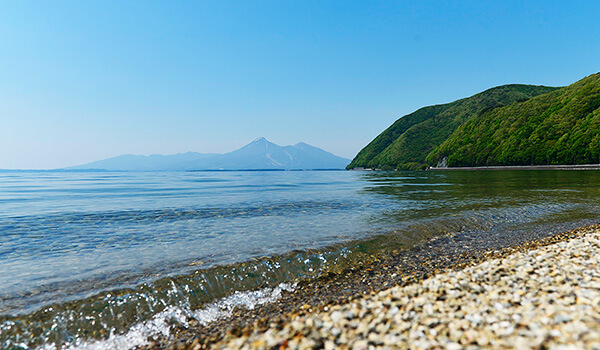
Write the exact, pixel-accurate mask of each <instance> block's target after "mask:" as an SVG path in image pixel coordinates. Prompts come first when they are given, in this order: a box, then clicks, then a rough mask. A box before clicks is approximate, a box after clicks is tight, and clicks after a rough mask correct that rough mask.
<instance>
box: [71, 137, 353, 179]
mask: <svg viewBox="0 0 600 350" xmlns="http://www.w3.org/2000/svg"><path fill="white" fill-rule="evenodd" d="M348 163H350V159H345V158H341V157H338V156H336V155H333V154H331V153H329V152H326V151H324V150H322V149H320V148H317V147H313V146H310V145H308V144H306V143H302V142H301V143H298V144H295V145H293V146H284V147H282V146H279V145H276V144H274V143H272V142H269V141H267V139H265V138H264V137H261V138H258V139H256V140H254V141H253V142H251V143H249V144H248V145H246V146H244V147H242V148H240V149H238V150H235V151H233V152H229V153H225V154H202V153H195V152H188V153H180V154H174V155H151V156H139V155H122V156H117V157H113V158H108V159H104V160H99V161H96V162H92V163H88V164H84V165H78V166H74V167H70V168H67V169H69V170H85V169H97V170H123V171H164V170H172V171H175V170H315V169H344V168H345V167H346V165H348Z"/></svg>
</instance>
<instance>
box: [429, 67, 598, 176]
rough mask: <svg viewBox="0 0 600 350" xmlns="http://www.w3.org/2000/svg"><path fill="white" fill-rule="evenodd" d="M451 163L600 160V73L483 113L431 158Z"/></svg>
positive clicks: (516, 163) (488, 163) (519, 163)
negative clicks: (523, 100)
mask: <svg viewBox="0 0 600 350" xmlns="http://www.w3.org/2000/svg"><path fill="white" fill-rule="evenodd" d="M446 157H447V164H448V166H454V167H460V166H485V165H546V164H592V163H599V162H600V73H598V74H594V75H590V76H588V77H586V78H584V79H582V80H580V81H578V82H576V83H574V84H572V85H569V86H567V87H564V88H561V89H559V90H556V91H553V92H551V93H548V94H545V95H540V96H537V97H534V98H532V99H530V100H527V101H525V102H522V103H517V104H512V105H510V106H506V107H502V108H497V109H494V110H491V111H487V112H485V113H482V114H480V115H479V116H477V117H476V118H473V119H470V120H468V121H467V122H466V123H464V124H463V125H462V126H460V127H459V128H458V129H457V130H456V131H455V132H454V133H453V134H452V135H451V136H450V137H449V138H448V139H446V140H445V141H444V142H443V143H442V144H441V145H440V146H439V147H437V148H436V149H435V150H434V151H433V152H431V154H430V155H429V156H428V157H427V163H429V164H431V165H435V164H437V163H438V161H440V160H442V159H444V158H446Z"/></svg>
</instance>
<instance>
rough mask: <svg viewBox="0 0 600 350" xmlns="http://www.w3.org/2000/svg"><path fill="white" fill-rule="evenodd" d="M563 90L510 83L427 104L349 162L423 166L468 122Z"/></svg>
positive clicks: (374, 165)
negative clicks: (485, 113)
mask: <svg viewBox="0 0 600 350" xmlns="http://www.w3.org/2000/svg"><path fill="white" fill-rule="evenodd" d="M557 89H559V88H558V87H549V86H541V85H524V84H508V85H502V86H497V87H494V88H490V89H487V90H485V91H483V92H480V93H477V94H475V95H473V96H470V97H466V98H462V99H459V100H456V101H453V102H450V103H446V104H438V105H432V106H426V107H423V108H420V109H418V110H416V111H415V112H412V113H410V114H408V115H405V116H403V117H401V118H399V119H398V120H396V122H394V123H393V124H392V125H391V126H390V127H388V128H387V129H386V130H384V131H383V132H382V133H381V134H380V135H378V136H377V137H376V138H375V139H374V140H373V141H371V142H370V143H369V144H368V145H367V146H365V147H364V148H363V149H362V150H361V151H360V152H359V153H358V154H357V155H356V157H355V158H354V159H353V160H352V162H351V163H350V164H349V165H348V167H347V169H352V168H381V169H409V170H410V169H413V170H414V169H419V168H421V169H423V168H426V167H427V166H428V165H429V164H428V163H427V156H428V155H429V153H430V152H432V151H433V150H434V149H436V148H437V147H439V145H440V144H441V143H443V142H444V141H445V140H446V139H447V138H448V137H450V135H452V134H453V133H454V132H455V131H456V130H457V129H458V128H459V127H460V126H461V125H462V124H464V123H465V122H466V121H468V120H471V119H473V118H476V117H477V116H478V115H480V114H481V113H484V112H486V111H489V110H493V109H496V108H499V107H503V106H506V105H510V104H513V103H518V102H522V101H526V100H529V99H530V98H532V97H535V96H538V95H541V94H546V93H550V92H552V91H555V90H557Z"/></svg>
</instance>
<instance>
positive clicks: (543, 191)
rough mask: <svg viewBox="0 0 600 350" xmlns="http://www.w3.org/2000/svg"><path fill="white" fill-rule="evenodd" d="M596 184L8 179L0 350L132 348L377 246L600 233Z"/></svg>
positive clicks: (378, 175)
mask: <svg viewBox="0 0 600 350" xmlns="http://www.w3.org/2000/svg"><path fill="white" fill-rule="evenodd" d="M599 183H600V172H598V171H445V172H354V171H297V172H296V171H293V172H290V171H266V172H262V171H248V172H159V173H145V172H139V173H124V172H123V173H122V172H17V171H6V172H0V348H2V349H36V348H44V349H57V348H64V349H67V348H73V349H74V348H81V349H95V348H98V349H106V348H115V349H117V348H124V347H130V346H135V345H138V344H142V343H143V342H144V341H145V339H146V338H147V337H148V336H152V335H154V334H163V335H167V334H168V332H169V326H168V324H169V323H173V322H174V321H173V320H176V321H177V320H179V322H182V323H185V322H186V319H190V318H195V319H197V320H199V321H200V322H208V321H210V320H212V319H214V318H215V317H218V316H220V315H223V314H226V313H227V312H228V311H230V310H231V308H233V307H235V306H236V305H245V306H249V307H252V306H253V305H256V304H259V303H263V302H270V301H273V300H275V298H277V295H279V293H281V291H282V290H285V289H293V288H295V287H294V283H295V282H297V281H299V280H301V279H306V278H314V277H316V276H318V275H319V274H321V273H323V272H326V271H328V270H332V269H336V268H342V267H344V266H348V265H352V264H355V263H357V262H359V261H360V260H361V259H364V257H365V256H367V255H369V254H376V253H377V250H381V249H398V248H400V249H402V248H409V247H410V246H412V245H415V244H419V242H422V241H424V240H426V239H430V238H431V237H435V236H442V235H444V236H453V235H456V234H460V233H461V232H469V233H470V234H476V235H478V236H477V237H478V239H480V240H481V241H482V242H486V240H489V239H491V238H490V237H491V235H492V233H498V232H512V234H513V235H514V236H515V237H516V236H519V237H527V235H530V234H532V233H533V232H539V231H540V230H546V231H548V232H550V231H555V232H556V231H557V230H566V229H569V228H574V227H576V226H581V225H584V224H589V223H596V222H598V218H599V217H600V188H599V186H598V184H599ZM374 241H377V242H378V243H377V244H369V242H374ZM382 242H383V244H382Z"/></svg>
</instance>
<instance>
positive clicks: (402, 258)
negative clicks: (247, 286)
mask: <svg viewBox="0 0 600 350" xmlns="http://www.w3.org/2000/svg"><path fill="white" fill-rule="evenodd" d="M599 230H600V225H590V226H584V227H581V228H577V229H574V230H570V231H567V232H563V233H558V234H552V233H547V232H546V233H545V234H544V233H540V234H538V235H533V237H531V238H530V239H525V240H523V241H517V242H512V243H511V242H510V239H509V240H508V242H506V241H500V242H498V243H497V244H495V245H494V244H492V245H490V246H487V247H486V248H481V247H473V248H470V249H465V250H463V251H460V249H458V248H456V247H458V246H467V245H470V244H473V243H476V242H475V241H473V240H472V241H468V240H465V239H458V240H455V239H452V238H448V237H446V238H438V239H434V240H431V241H428V242H426V243H424V244H421V245H419V246H417V247H414V248H411V249H407V250H406V251H404V250H403V251H393V252H390V254H387V255H382V256H377V257H376V259H374V261H373V262H372V263H371V264H370V265H364V266H357V267H353V268H351V269H347V270H345V271H342V272H340V273H337V274H334V273H329V274H328V275H326V276H321V277H320V278H318V279H316V280H312V281H305V282H301V283H300V284H299V285H298V287H297V288H296V290H294V291H292V292H284V293H283V294H282V298H281V299H279V300H277V301H275V302H273V303H269V304H264V305H261V306H259V307H257V308H255V309H254V310H247V309H240V308H238V309H235V310H234V312H233V315H232V316H231V317H227V318H223V319H219V320H217V321H214V322H212V323H210V324H208V325H206V326H203V325H200V324H198V323H197V322H196V323H194V322H193V321H192V322H190V324H189V326H188V327H187V328H184V327H178V328H176V329H175V331H174V332H173V336H172V338H169V339H154V340H153V341H152V342H151V343H150V344H149V345H145V346H141V347H138V348H139V349H194V350H199V349H209V348H214V347H215V346H221V347H222V346H224V345H223V344H222V343H221V342H222V341H223V340H232V339H237V338H239V337H245V336H248V335H251V334H254V335H255V336H256V335H260V334H262V333H264V332H266V331H268V330H269V329H271V328H276V329H279V328H281V329H284V328H285V327H286V326H288V325H290V324H292V323H293V322H294V320H297V319H298V318H304V319H306V318H307V317H311V316H313V315H315V314H316V313H320V312H321V313H322V312H327V310H329V309H331V308H332V307H340V305H341V306H343V305H349V304H351V303H353V302H356V301H357V300H362V298H364V297H365V296H373V295H375V294H376V293H379V292H382V291H385V290H390V289H391V288H400V287H405V286H409V285H414V284H416V283H419V282H421V281H423V280H426V279H427V278H430V277H432V276H438V275H442V274H444V273H447V272H448V271H460V270H463V269H465V268H468V267H471V266H474V265H476V264H481V263H484V262H486V261H490V260H492V259H501V258H505V257H510V256H512V255H514V254H515V253H522V252H527V251H531V250H533V249H538V248H542V247H546V246H548V245H551V244H555V243H560V242H565V241H570V240H572V239H575V238H578V237H581V236H584V235H585V234H587V233H590V232H595V231H599ZM452 245H454V246H456V247H453V246H452ZM467 248H469V247H467ZM219 344H220V345H219ZM280 345H281V344H280ZM250 348H252V347H250ZM259 348H260V346H259Z"/></svg>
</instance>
